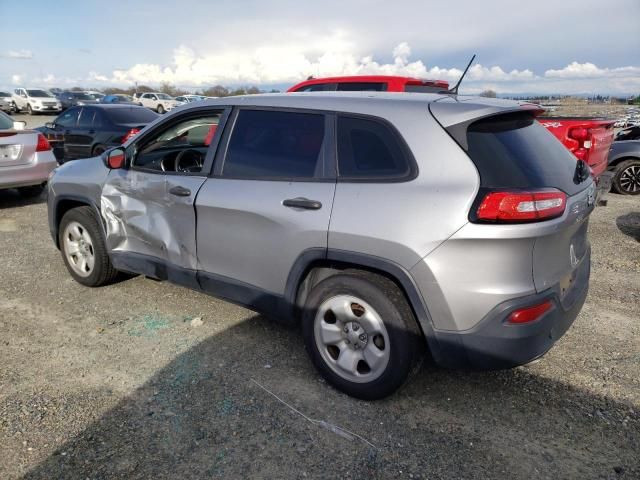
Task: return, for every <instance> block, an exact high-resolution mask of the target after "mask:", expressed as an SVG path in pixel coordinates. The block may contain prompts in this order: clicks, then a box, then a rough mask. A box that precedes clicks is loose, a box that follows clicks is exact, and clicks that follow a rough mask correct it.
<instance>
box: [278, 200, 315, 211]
mask: <svg viewBox="0 0 640 480" xmlns="http://www.w3.org/2000/svg"><path fill="white" fill-rule="evenodd" d="M282 205H284V206H285V207H290V208H304V209H305V210H320V209H321V208H322V203H320V202H319V201H317V200H309V199H308V198H304V197H297V198H287V199H286V200H283V201H282Z"/></svg>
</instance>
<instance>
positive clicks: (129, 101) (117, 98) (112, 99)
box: [100, 94, 138, 105]
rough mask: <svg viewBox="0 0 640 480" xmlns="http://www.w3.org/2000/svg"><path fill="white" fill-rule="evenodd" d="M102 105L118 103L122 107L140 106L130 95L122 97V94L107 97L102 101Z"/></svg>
mask: <svg viewBox="0 0 640 480" xmlns="http://www.w3.org/2000/svg"><path fill="white" fill-rule="evenodd" d="M100 103H118V104H120V105H122V104H126V105H138V103H137V102H134V101H133V97H130V96H129V95H122V94H117V95H105V96H104V97H102V98H101V99H100Z"/></svg>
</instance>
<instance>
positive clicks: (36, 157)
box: [0, 112, 58, 197]
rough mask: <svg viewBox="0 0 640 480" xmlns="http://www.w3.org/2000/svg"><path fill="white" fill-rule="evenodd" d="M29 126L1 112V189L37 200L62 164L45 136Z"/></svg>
mask: <svg viewBox="0 0 640 480" xmlns="http://www.w3.org/2000/svg"><path fill="white" fill-rule="evenodd" d="M25 125H26V123H25V122H14V121H13V119H12V118H11V117H9V116H8V115H6V114H4V113H2V112H0V190H3V189H6V188H17V189H18V192H19V193H20V195H22V196H24V197H37V196H39V195H40V194H41V193H42V192H43V190H44V186H45V184H46V183H47V180H48V178H49V174H50V173H51V172H52V171H53V169H54V168H56V167H57V166H58V162H56V158H55V157H54V156H53V151H52V150H51V145H50V144H49V142H48V141H47V139H46V138H45V137H44V135H43V134H42V133H40V132H37V131H35V130H25V129H24V127H25Z"/></svg>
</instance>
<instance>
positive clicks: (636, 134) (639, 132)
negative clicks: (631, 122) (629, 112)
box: [614, 126, 640, 142]
mask: <svg viewBox="0 0 640 480" xmlns="http://www.w3.org/2000/svg"><path fill="white" fill-rule="evenodd" d="M621 140H640V126H637V127H630V128H626V129H624V130H620V131H619V132H618V133H617V134H616V138H615V140H614V141H616V142H619V141H621Z"/></svg>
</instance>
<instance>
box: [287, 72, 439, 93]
mask: <svg viewBox="0 0 640 480" xmlns="http://www.w3.org/2000/svg"><path fill="white" fill-rule="evenodd" d="M448 88H449V82H447V81H445V80H421V79H419V78H412V77H398V76H391V75H354V76H347V77H325V78H312V79H309V80H305V81H304V82H300V83H298V84H296V85H294V86H293V87H291V88H289V90H287V92H319V91H336V90H337V91H348V92H355V91H376V92H421V93H442V91H443V90H447V89H448Z"/></svg>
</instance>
